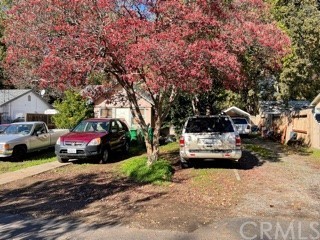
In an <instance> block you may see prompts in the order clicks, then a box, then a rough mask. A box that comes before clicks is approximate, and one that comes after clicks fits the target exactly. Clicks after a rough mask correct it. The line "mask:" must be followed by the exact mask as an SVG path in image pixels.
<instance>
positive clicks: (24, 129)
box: [3, 124, 33, 135]
mask: <svg viewBox="0 0 320 240" xmlns="http://www.w3.org/2000/svg"><path fill="white" fill-rule="evenodd" d="M32 127H33V124H12V125H10V126H9V127H7V128H6V129H5V130H4V132H3V133H4V134H24V135H27V134H29V133H30V131H31V129H32Z"/></svg>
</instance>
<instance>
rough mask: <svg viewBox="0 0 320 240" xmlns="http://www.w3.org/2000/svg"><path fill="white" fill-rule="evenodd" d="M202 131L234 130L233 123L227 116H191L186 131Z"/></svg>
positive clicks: (224, 131) (223, 131) (222, 131)
mask: <svg viewBox="0 0 320 240" xmlns="http://www.w3.org/2000/svg"><path fill="white" fill-rule="evenodd" d="M202 132H220V133H226V132H234V129H233V127H232V123H231V121H230V120H229V118H227V117H210V118H209V117H207V118H190V119H189V121H188V123H187V126H186V133H202Z"/></svg>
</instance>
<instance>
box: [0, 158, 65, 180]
mask: <svg viewBox="0 0 320 240" xmlns="http://www.w3.org/2000/svg"><path fill="white" fill-rule="evenodd" d="M68 164H71V163H70V162H69V163H59V162H58V161H55V162H49V163H44V164H40V165H37V166H32V167H28V168H24V169H20V170H17V171H14V172H7V173H3V174H0V185H2V184H6V183H9V182H13V181H17V180H19V179H23V178H26V177H30V176H34V175H37V174H39V173H42V172H46V171H49V170H51V169H54V168H58V167H63V166H66V165H68Z"/></svg>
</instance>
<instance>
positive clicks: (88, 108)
mask: <svg viewBox="0 0 320 240" xmlns="http://www.w3.org/2000/svg"><path fill="white" fill-rule="evenodd" d="M53 106H54V107H55V108H56V109H57V110H58V111H59V113H58V114H55V115H53V116H52V120H53V123H54V124H55V126H56V127H57V128H73V127H75V125H76V124H78V123H79V122H80V121H81V120H82V119H84V118H88V117H92V116H93V106H92V105H90V104H88V102H87V100H86V99H84V98H83V97H82V96H81V95H80V94H79V93H76V92H74V91H71V90H68V91H65V96H64V99H63V100H62V101H61V100H56V101H55V102H54V104H53Z"/></svg>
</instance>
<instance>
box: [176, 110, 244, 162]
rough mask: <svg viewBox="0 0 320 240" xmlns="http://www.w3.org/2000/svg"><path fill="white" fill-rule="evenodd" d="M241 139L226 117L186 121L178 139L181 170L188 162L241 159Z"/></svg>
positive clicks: (199, 118) (203, 117) (216, 116)
mask: <svg viewBox="0 0 320 240" xmlns="http://www.w3.org/2000/svg"><path fill="white" fill-rule="evenodd" d="M241 155H242V151H241V139H240V136H239V134H238V132H237V131H236V130H235V126H234V124H233V122H232V120H231V118H230V117H229V116H227V115H214V116H196V117H190V118H188V119H187V121H186V123H185V124H184V127H183V129H182V135H181V137H180V161H181V166H182V167H183V168H185V167H189V166H190V160H196V159H197V160H199V159H230V160H236V161H237V160H239V159H240V158H241Z"/></svg>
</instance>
